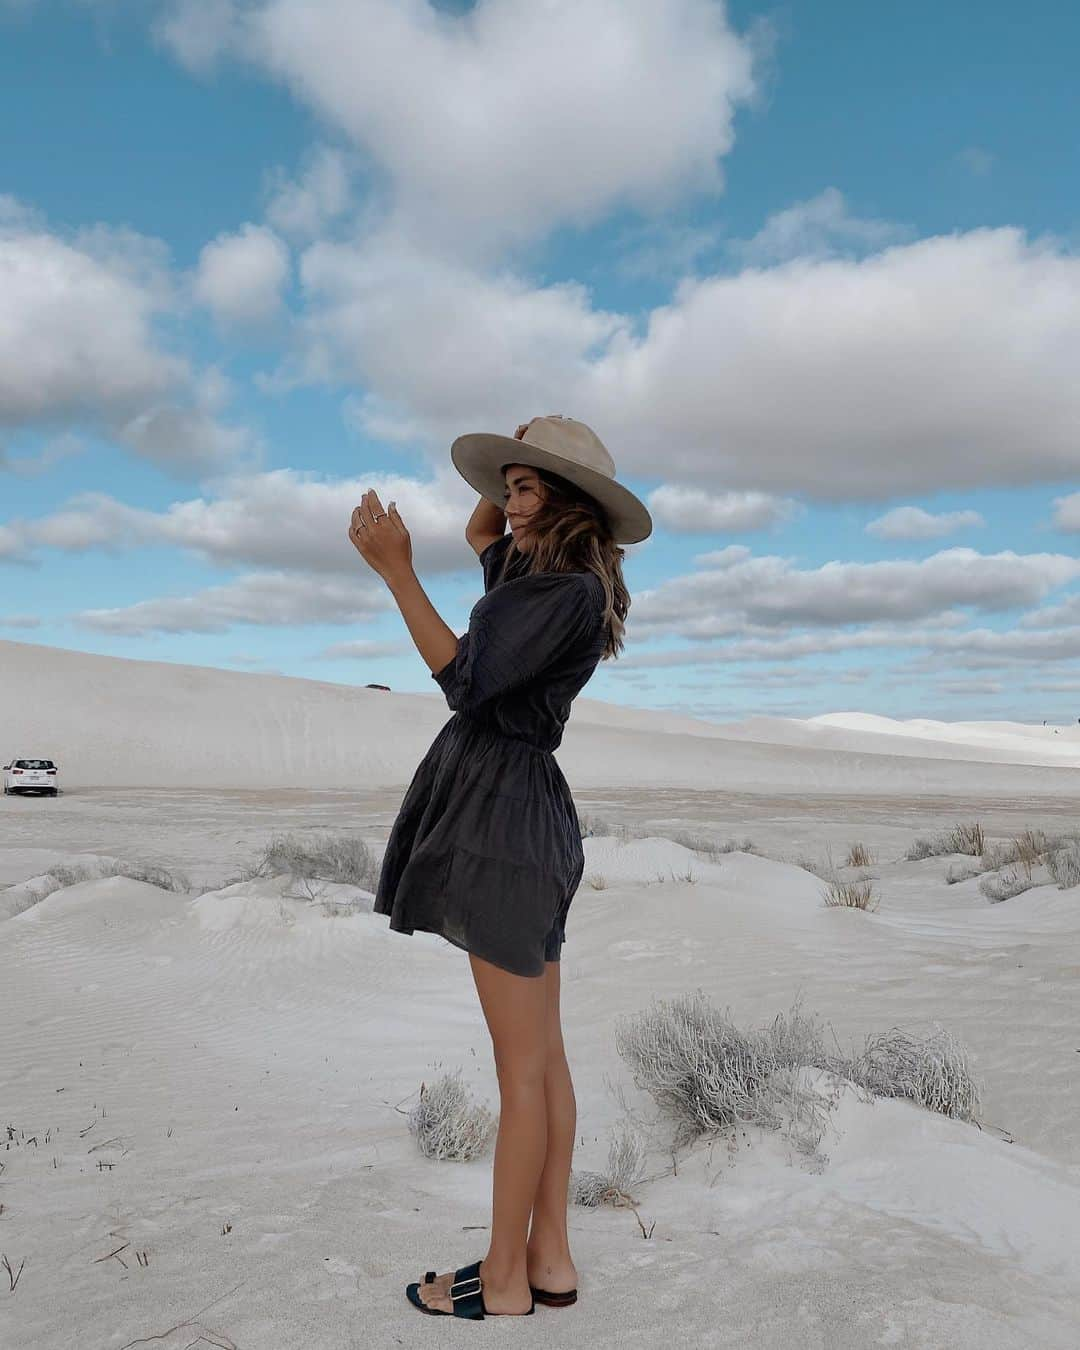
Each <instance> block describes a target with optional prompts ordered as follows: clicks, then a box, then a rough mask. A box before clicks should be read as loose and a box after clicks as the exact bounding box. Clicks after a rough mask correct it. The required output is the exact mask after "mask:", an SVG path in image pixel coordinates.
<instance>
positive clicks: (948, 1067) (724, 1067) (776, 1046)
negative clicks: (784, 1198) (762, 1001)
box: [615, 989, 979, 1153]
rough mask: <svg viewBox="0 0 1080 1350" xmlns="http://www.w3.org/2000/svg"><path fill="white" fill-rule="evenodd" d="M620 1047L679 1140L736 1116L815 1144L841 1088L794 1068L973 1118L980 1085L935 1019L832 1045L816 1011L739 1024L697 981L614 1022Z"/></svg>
mask: <svg viewBox="0 0 1080 1350" xmlns="http://www.w3.org/2000/svg"><path fill="white" fill-rule="evenodd" d="M615 1037H616V1047H617V1049H618V1051H619V1054H620V1055H621V1056H622V1057H623V1059H624V1060H626V1062H627V1063H628V1065H629V1066H630V1068H631V1071H632V1072H633V1075H634V1081H635V1083H636V1084H637V1086H638V1087H639V1088H643V1089H644V1090H646V1091H647V1092H649V1094H650V1095H651V1096H652V1097H653V1099H654V1101H655V1102H656V1103H657V1105H658V1106H659V1107H660V1108H661V1111H662V1112H663V1114H664V1115H665V1116H666V1117H667V1118H668V1119H669V1120H670V1121H671V1122H673V1124H674V1126H675V1139H676V1144H683V1143H689V1142H692V1141H693V1140H694V1139H696V1138H697V1137H699V1136H700V1135H702V1134H706V1133H712V1132H715V1131H720V1130H724V1129H727V1128H728V1127H730V1126H732V1125H734V1124H735V1123H736V1122H746V1123H752V1124H758V1125H762V1126H766V1127H769V1128H780V1127H781V1126H782V1125H784V1123H785V1122H786V1123H787V1135H788V1137H789V1138H790V1139H791V1140H792V1142H794V1143H795V1144H796V1146H797V1147H798V1148H799V1150H800V1151H801V1152H804V1153H813V1152H814V1151H815V1150H816V1148H817V1145H818V1143H819V1141H820V1138H821V1135H822V1134H823V1132H824V1129H825V1125H826V1123H827V1118H828V1112H829V1111H830V1110H831V1109H832V1107H833V1105H835V1102H836V1098H837V1091H833V1092H832V1094H831V1095H823V1093H822V1092H821V1091H819V1090H814V1089H810V1088H808V1087H806V1086H805V1085H804V1084H803V1083H802V1081H801V1080H800V1070H803V1069H818V1070H824V1071H825V1072H826V1073H827V1074H828V1075H829V1077H830V1078H831V1079H832V1080H837V1079H841V1080H842V1079H848V1080H849V1081H851V1082H852V1083H855V1084H856V1085H858V1086H859V1087H862V1088H863V1089H865V1090H867V1091H869V1092H872V1093H874V1094H876V1095H877V1096H882V1097H906V1098H909V1099H911V1100H912V1101H915V1102H917V1103H918V1104H919V1105H921V1106H924V1107H926V1108H927V1109H928V1110H932V1111H940V1112H942V1113H943V1114H945V1115H948V1116H953V1117H957V1118H959V1119H963V1120H972V1119H974V1115H975V1110H976V1108H977V1105H978V1100H979V1091H978V1087H977V1086H976V1084H975V1082H974V1080H973V1078H972V1075H971V1072H970V1070H969V1067H968V1062H967V1055H966V1052H965V1051H964V1049H963V1047H962V1046H960V1045H959V1044H958V1043H957V1042H956V1041H955V1040H954V1038H953V1037H952V1036H950V1035H949V1033H947V1032H946V1031H944V1030H943V1029H942V1028H941V1027H938V1026H936V1024H935V1030H934V1032H933V1034H932V1035H930V1036H928V1037H922V1038H920V1037H918V1036H914V1035H911V1034H909V1033H907V1032H904V1031H902V1030H901V1029H900V1028H898V1027H893V1028H892V1029H891V1030H890V1031H888V1032H885V1033H883V1034H880V1035H873V1036H868V1037H867V1039H866V1042H865V1046H864V1049H863V1050H862V1051H861V1052H859V1053H857V1054H853V1055H844V1054H842V1053H841V1054H839V1055H834V1054H831V1053H829V1052H828V1051H827V1050H826V1048H825V1043H824V1036H823V1034H822V1031H821V1029H820V1027H819V1026H818V1024H817V1022H816V1019H814V1018H813V1017H808V1016H804V1015H803V1014H802V1013H801V1011H800V1010H799V1007H798V1003H797V1002H796V1005H795V1007H794V1008H793V1009H792V1012H791V1014H790V1015H787V1016H785V1015H784V1014H780V1015H778V1016H777V1018H776V1019H775V1020H774V1021H773V1023H772V1025H771V1026H769V1027H767V1028H765V1029H764V1030H760V1031H753V1032H742V1031H740V1030H738V1028H736V1027H735V1026H734V1025H733V1024H732V1023H731V1021H730V1018H729V1017H728V1016H727V1015H725V1014H723V1013H721V1012H720V1011H719V1010H718V1009H717V1008H716V1007H714V1006H713V1005H712V1004H711V1003H710V1002H709V1000H708V998H707V997H706V995H705V994H704V992H703V991H702V990H700V989H699V990H696V991H695V992H694V993H693V994H689V995H683V996H682V997H678V998H675V999H672V1000H670V1001H667V1002H660V1003H656V1002H654V1004H653V1006H652V1007H651V1008H649V1009H647V1010H645V1011H644V1012H640V1013H638V1014H635V1015H630V1016H625V1015H624V1016H623V1017H621V1018H620V1019H619V1020H618V1021H617V1023H616V1032H615Z"/></svg>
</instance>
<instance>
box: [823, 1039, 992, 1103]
mask: <svg viewBox="0 0 1080 1350" xmlns="http://www.w3.org/2000/svg"><path fill="white" fill-rule="evenodd" d="M837 1068H838V1069H839V1068H840V1065H839V1064H837ZM841 1071H842V1072H843V1074H844V1076H845V1077H847V1078H850V1079H851V1080H852V1082H855V1083H858V1084H859V1085H860V1086H861V1087H865V1088H866V1089H867V1090H868V1091H870V1092H873V1093H874V1094H875V1095H876V1096H878V1097H907V1098H909V1099H910V1100H911V1101H914V1102H918V1103H919V1105H920V1106H925V1107H926V1108H927V1109H928V1110H930V1111H940V1112H941V1113H942V1115H946V1116H952V1117H954V1118H955V1119H958V1120H974V1119H975V1112H976V1109H977V1108H978V1104H979V1089H978V1086H977V1084H976V1083H975V1080H974V1078H973V1077H972V1074H971V1069H970V1066H969V1064H968V1056H967V1051H966V1050H965V1049H964V1048H963V1046H962V1045H961V1044H960V1043H959V1042H958V1041H957V1040H956V1039H955V1038H954V1037H953V1036H951V1035H950V1034H949V1032H947V1031H945V1030H944V1029H943V1028H942V1027H940V1026H935V1030H934V1032H933V1033H932V1034H931V1035H930V1036H926V1037H922V1038H920V1037H918V1036H912V1035H910V1034H909V1033H908V1032H906V1031H902V1030H901V1029H900V1028H899V1027H893V1028H891V1030H889V1031H886V1032H883V1033H881V1034H878V1035H875V1036H868V1037H867V1039H866V1045H865V1048H864V1049H863V1051H862V1053H861V1054H860V1055H859V1056H858V1057H856V1058H855V1059H851V1060H847V1061H845V1062H844V1063H843V1067H842V1070H841Z"/></svg>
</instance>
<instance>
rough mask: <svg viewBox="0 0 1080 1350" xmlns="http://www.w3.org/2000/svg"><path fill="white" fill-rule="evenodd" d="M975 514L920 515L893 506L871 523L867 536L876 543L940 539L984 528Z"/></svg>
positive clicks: (910, 508)
mask: <svg viewBox="0 0 1080 1350" xmlns="http://www.w3.org/2000/svg"><path fill="white" fill-rule="evenodd" d="M985 524H986V521H985V520H984V519H983V518H982V516H980V515H979V513H978V511H941V512H938V513H936V514H935V513H933V512H930V511H924V510H923V509H922V507H921V506H897V507H894V509H893V510H892V511H886V512H885V514H884V515H883V516H878V517H877V519H876V520H871V521H870V522H869V523H868V524H867V526H866V532H867V534H876V535H877V536H878V538H879V539H940V538H941V537H942V536H943V535H946V534H953V533H954V532H955V531H956V530H965V529H970V528H972V527H974V526H976V525H985Z"/></svg>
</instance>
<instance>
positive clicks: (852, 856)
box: [847, 844, 874, 867]
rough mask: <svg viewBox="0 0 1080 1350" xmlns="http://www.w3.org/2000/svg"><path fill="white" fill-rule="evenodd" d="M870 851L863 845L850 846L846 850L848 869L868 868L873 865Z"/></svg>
mask: <svg viewBox="0 0 1080 1350" xmlns="http://www.w3.org/2000/svg"><path fill="white" fill-rule="evenodd" d="M873 861H874V860H873V858H872V857H871V856H870V850H869V849H868V848H867V847H866V845H865V844H852V845H851V847H850V848H849V849H848V855H847V865H848V867H870V866H871V865H872V864H873Z"/></svg>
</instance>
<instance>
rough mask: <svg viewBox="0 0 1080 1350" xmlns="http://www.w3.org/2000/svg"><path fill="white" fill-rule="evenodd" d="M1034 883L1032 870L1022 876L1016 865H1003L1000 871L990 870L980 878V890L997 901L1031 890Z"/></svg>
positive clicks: (988, 898) (989, 898)
mask: <svg viewBox="0 0 1080 1350" xmlns="http://www.w3.org/2000/svg"><path fill="white" fill-rule="evenodd" d="M1032 884H1033V883H1032V880H1031V874H1030V872H1029V873H1028V875H1027V876H1026V877H1022V876H1021V875H1020V873H1019V872H1018V871H1017V870H1016V868H1015V867H1003V868H1002V869H1001V871H1000V872H988V873H987V875H986V876H984V877H983V878H982V879H981V880H980V882H979V890H980V891H982V893H983V895H985V896H986V898H987V900H991V901H993V902H995V903H997V902H1000V901H1002V900H1011V899H1012V897H1013V896H1014V895H1020V894H1022V892H1024V891H1029V890H1031V887H1032Z"/></svg>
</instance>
